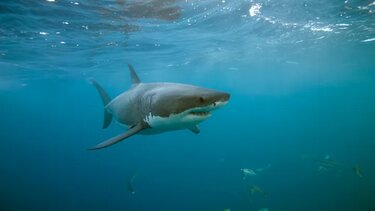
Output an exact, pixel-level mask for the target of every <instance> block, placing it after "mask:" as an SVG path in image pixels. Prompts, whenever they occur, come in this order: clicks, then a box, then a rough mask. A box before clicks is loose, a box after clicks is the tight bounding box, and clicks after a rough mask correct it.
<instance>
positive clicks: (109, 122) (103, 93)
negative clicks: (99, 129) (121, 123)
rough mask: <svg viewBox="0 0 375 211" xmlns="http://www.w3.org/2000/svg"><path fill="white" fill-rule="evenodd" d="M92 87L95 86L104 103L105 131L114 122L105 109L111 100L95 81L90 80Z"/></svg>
mask: <svg viewBox="0 0 375 211" xmlns="http://www.w3.org/2000/svg"><path fill="white" fill-rule="evenodd" d="M90 82H91V84H92V85H94V86H95V88H96V90H97V91H98V92H99V95H100V97H101V98H102V102H103V105H104V121H103V129H104V128H107V127H108V126H109V125H110V124H111V122H112V114H110V113H109V112H108V110H107V109H106V108H105V106H106V105H108V103H109V102H110V101H111V98H110V97H109V96H108V94H107V92H106V91H105V90H104V89H103V88H102V87H101V86H100V85H99V84H98V82H96V81H95V80H94V79H90Z"/></svg>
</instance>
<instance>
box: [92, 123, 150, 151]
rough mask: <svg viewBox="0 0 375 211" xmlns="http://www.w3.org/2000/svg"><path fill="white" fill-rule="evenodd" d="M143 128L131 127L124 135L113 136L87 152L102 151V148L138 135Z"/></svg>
mask: <svg viewBox="0 0 375 211" xmlns="http://www.w3.org/2000/svg"><path fill="white" fill-rule="evenodd" d="M143 129H144V127H143V125H142V124H137V125H136V126H135V127H132V128H131V129H129V130H128V131H126V132H125V133H122V134H120V135H118V136H115V137H113V138H110V139H108V140H106V141H104V142H102V143H100V144H98V145H96V146H94V147H92V148H90V149H89V150H96V149H102V148H105V147H109V146H111V145H113V144H117V143H118V142H120V141H122V140H124V139H126V138H128V137H130V136H132V135H134V134H136V133H138V132H139V131H141V130H143Z"/></svg>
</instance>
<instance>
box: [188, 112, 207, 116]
mask: <svg viewBox="0 0 375 211" xmlns="http://www.w3.org/2000/svg"><path fill="white" fill-rule="evenodd" d="M190 114H193V115H197V116H207V115H209V114H210V112H208V111H192V112H190Z"/></svg>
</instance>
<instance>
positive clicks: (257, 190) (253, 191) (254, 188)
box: [249, 185, 268, 196]
mask: <svg viewBox="0 0 375 211" xmlns="http://www.w3.org/2000/svg"><path fill="white" fill-rule="evenodd" d="M249 193H250V195H252V196H253V195H254V194H256V193H260V194H262V195H268V193H267V192H264V191H263V190H262V189H261V188H260V187H258V186H256V185H254V186H251V187H250V188H249Z"/></svg>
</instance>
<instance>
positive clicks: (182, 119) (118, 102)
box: [89, 64, 230, 150]
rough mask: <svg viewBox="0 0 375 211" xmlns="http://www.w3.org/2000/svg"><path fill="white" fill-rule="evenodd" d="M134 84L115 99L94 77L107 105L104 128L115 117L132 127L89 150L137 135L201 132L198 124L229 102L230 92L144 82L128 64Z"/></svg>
mask: <svg viewBox="0 0 375 211" xmlns="http://www.w3.org/2000/svg"><path fill="white" fill-rule="evenodd" d="M128 67H129V72H130V78H131V83H132V86H131V88H130V89H128V90H126V91H125V92H123V93H121V94H119V95H118V96H117V97H115V98H113V99H111V98H110V97H109V95H108V94H107V92H106V91H105V90H104V89H103V88H102V86H101V85H100V84H99V83H98V82H97V81H95V80H94V79H90V82H91V84H92V85H93V86H94V87H95V88H96V90H97V91H98V93H99V95H100V97H101V100H102V103H103V105H104V121H103V129H104V128H107V127H108V126H109V125H110V124H111V122H112V121H113V119H115V121H117V122H119V123H120V124H121V125H123V126H125V127H127V128H128V129H127V130H126V131H125V132H123V133H121V134H119V135H117V136H114V137H112V138H109V139H108V140H105V141H103V142H101V143H99V144H97V145H95V146H93V147H91V148H89V150H97V149H102V148H105V147H109V146H112V145H114V144H116V143H119V142H120V141H122V140H125V139H127V138H129V137H131V136H133V135H135V134H145V135H154V134H159V133H163V132H168V131H175V130H183V129H188V130H190V131H192V132H193V133H196V134H198V133H200V129H199V126H198V124H200V123H201V122H203V121H205V120H206V119H208V118H209V117H211V115H212V112H213V111H214V110H216V109H218V108H221V107H223V106H224V105H226V104H227V103H228V101H229V99H230V94H229V93H227V92H222V91H217V90H213V89H208V88H204V87H199V86H194V85H190V84H182V83H169V82H155V83H142V82H141V80H140V79H139V77H138V75H137V73H136V71H135V69H134V67H133V66H132V65H130V64H128Z"/></svg>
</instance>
